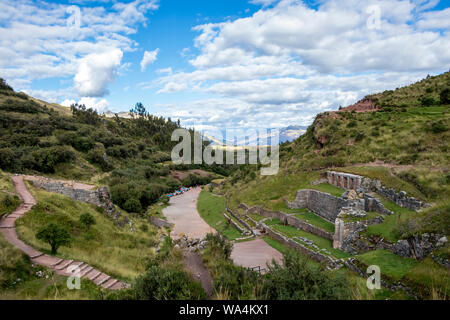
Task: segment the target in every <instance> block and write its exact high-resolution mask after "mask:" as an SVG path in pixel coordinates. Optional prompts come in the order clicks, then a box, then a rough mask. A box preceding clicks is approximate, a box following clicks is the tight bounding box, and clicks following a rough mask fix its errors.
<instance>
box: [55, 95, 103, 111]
mask: <svg viewBox="0 0 450 320" xmlns="http://www.w3.org/2000/svg"><path fill="white" fill-rule="evenodd" d="M75 103H78V104H79V105H82V104H84V105H85V106H86V107H87V108H92V109H94V110H97V111H98V112H100V113H102V112H105V111H107V110H108V108H109V106H110V105H109V102H108V101H107V100H106V99H98V98H93V97H82V98H81V99H79V100H78V101H75V100H74V99H65V100H64V101H62V102H61V103H60V104H61V105H62V106H65V107H70V106H71V105H72V104H75Z"/></svg>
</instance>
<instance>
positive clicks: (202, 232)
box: [163, 188, 283, 268]
mask: <svg viewBox="0 0 450 320" xmlns="http://www.w3.org/2000/svg"><path fill="white" fill-rule="evenodd" d="M200 192H201V189H200V188H196V189H193V190H190V191H188V192H186V193H184V194H182V195H180V196H177V197H174V198H172V199H170V206H168V207H167V208H164V209H163V214H164V216H166V217H167V220H168V221H169V222H170V223H173V224H174V228H173V230H172V232H171V234H170V236H171V237H172V238H173V239H179V238H181V237H182V236H183V235H186V236H187V237H188V238H194V239H195V238H203V237H204V236H206V234H208V233H211V232H216V231H215V230H214V229H213V228H211V227H210V226H209V225H208V224H207V223H206V222H205V221H204V220H203V219H202V218H201V216H200V214H199V213H198V211H197V199H198V196H199V194H200ZM282 258H283V255H282V254H281V253H280V252H279V251H277V250H275V249H274V248H272V247H271V246H270V245H268V244H267V243H266V242H265V241H264V240H262V239H255V240H251V241H246V242H239V243H235V244H234V247H233V251H232V253H231V259H232V260H233V261H234V263H235V264H236V265H239V266H243V267H246V268H253V267H258V266H259V267H261V268H266V266H267V264H268V263H269V264H270V263H271V262H272V260H273V259H275V260H276V261H277V262H280V263H281V261H282Z"/></svg>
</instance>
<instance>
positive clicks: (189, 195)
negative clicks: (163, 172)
mask: <svg viewBox="0 0 450 320" xmlns="http://www.w3.org/2000/svg"><path fill="white" fill-rule="evenodd" d="M200 192H201V188H195V189H191V190H189V191H188V192H185V193H183V194H182V195H179V196H176V197H173V198H171V199H170V206H168V207H166V208H164V209H163V211H162V213H163V215H164V216H165V217H166V218H167V221H168V222H170V223H172V224H174V227H173V230H172V232H171V233H170V236H171V238H172V239H174V240H177V239H180V238H182V237H183V235H186V236H187V237H188V238H190V239H201V238H204V237H205V236H206V235H207V234H208V233H216V230H214V229H213V228H211V227H210V226H209V225H208V224H207V223H206V222H205V221H204V220H203V219H202V218H201V217H200V214H199V213H198V211H197V199H198V196H199V194H200Z"/></svg>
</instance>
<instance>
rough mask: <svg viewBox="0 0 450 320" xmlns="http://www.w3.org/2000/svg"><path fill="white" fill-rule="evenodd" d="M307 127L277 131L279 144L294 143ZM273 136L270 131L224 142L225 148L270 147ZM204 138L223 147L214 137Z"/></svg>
mask: <svg viewBox="0 0 450 320" xmlns="http://www.w3.org/2000/svg"><path fill="white" fill-rule="evenodd" d="M306 129H307V127H305V126H288V127H285V128H281V129H279V130H280V131H279V143H283V142H286V141H289V142H291V141H294V140H295V139H297V138H298V137H300V136H301V135H303V134H304V133H305V132H306ZM274 136H275V132H274V130H273V129H272V131H271V132H269V133H266V134H261V133H260V135H256V134H255V135H253V136H250V137H247V138H242V139H241V140H237V141H236V142H234V141H226V142H225V143H226V145H227V146H238V147H248V146H265V145H271V144H272V139H273V138H274ZM204 138H205V139H207V140H209V141H211V142H212V143H213V144H215V145H217V146H219V145H223V142H222V141H221V140H219V139H217V138H216V137H212V136H208V135H204Z"/></svg>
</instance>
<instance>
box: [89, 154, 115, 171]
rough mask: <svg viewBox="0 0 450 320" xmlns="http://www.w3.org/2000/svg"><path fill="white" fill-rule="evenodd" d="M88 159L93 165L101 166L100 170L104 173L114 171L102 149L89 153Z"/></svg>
mask: <svg viewBox="0 0 450 320" xmlns="http://www.w3.org/2000/svg"><path fill="white" fill-rule="evenodd" d="M88 159H89V161H91V162H92V163H95V164H98V165H100V168H101V169H102V171H104V172H108V171H111V170H112V169H114V167H113V166H112V164H111V163H109V161H108V158H107V157H106V154H105V153H104V152H103V151H102V150H101V149H92V150H91V151H89V152H88Z"/></svg>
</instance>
